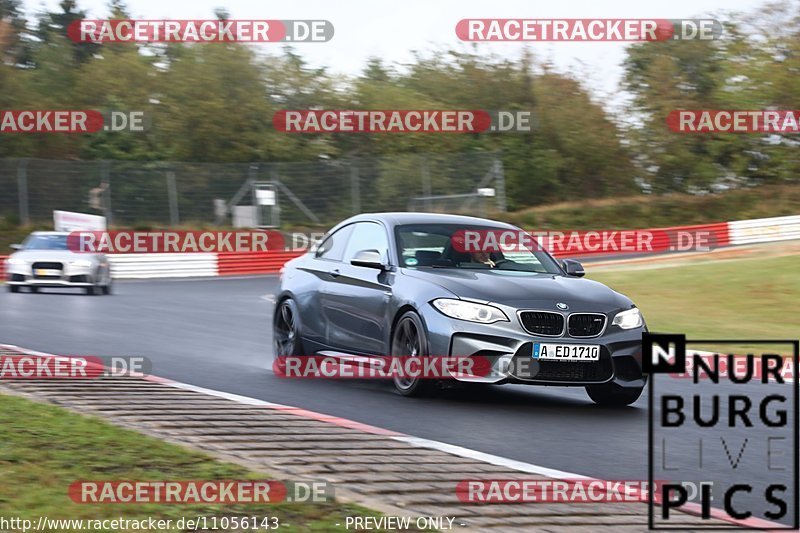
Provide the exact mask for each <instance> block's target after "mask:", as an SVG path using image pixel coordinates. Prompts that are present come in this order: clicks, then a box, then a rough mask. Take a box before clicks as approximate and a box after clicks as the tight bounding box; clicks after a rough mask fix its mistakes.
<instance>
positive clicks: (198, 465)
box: [0, 395, 376, 531]
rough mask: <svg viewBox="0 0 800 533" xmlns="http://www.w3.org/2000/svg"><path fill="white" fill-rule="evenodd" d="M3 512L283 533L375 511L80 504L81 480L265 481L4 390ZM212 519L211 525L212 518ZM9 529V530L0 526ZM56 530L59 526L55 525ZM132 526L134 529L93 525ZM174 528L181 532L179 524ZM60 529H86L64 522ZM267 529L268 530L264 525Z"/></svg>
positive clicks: (0, 430)
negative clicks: (75, 491) (238, 521)
mask: <svg viewBox="0 0 800 533" xmlns="http://www.w3.org/2000/svg"><path fill="white" fill-rule="evenodd" d="M0 479H2V483H0V517H3V518H5V519H7V520H8V519H11V518H24V519H30V520H33V524H37V521H38V519H39V517H40V516H45V517H48V518H50V519H84V520H86V519H91V520H98V519H99V520H102V519H116V518H127V519H147V518H148V517H154V518H158V519H172V520H173V524H174V523H175V522H176V521H177V520H179V519H180V518H181V517H187V518H195V517H198V516H205V517H209V520H210V517H233V516H239V517H245V516H257V517H277V518H278V520H279V523H280V528H279V529H280V530H281V531H334V530H341V529H342V528H341V527H337V526H336V524H344V519H345V517H346V516H366V515H371V516H372V515H376V513H372V512H370V511H368V510H366V509H363V508H360V507H357V506H352V505H346V504H339V503H335V502H331V503H313V504H310V503H309V504H306V503H283V504H270V505H253V504H248V505H244V504H237V505H164V504H160V505H154V504H142V505H130V504H102V505H91V504H77V503H74V502H73V501H72V500H71V499H70V498H69V496H68V494H67V489H68V487H69V485H70V484H71V483H73V482H75V481H79V480H206V479H228V480H232V479H264V476H263V475H259V474H255V473H253V472H250V471H248V470H246V469H245V468H243V467H240V466H238V465H233V464H230V463H224V462H220V461H217V460H215V459H213V458H211V457H209V456H207V455H204V454H202V453H198V452H195V451H191V450H188V449H185V448H182V447H180V446H175V445H172V444H167V443H165V442H162V441H160V440H158V439H154V438H151V437H148V436H146V435H142V434H140V433H137V432H135V431H130V430H126V429H122V428H118V427H116V426H113V425H111V424H108V423H106V422H104V421H102V420H99V419H96V418H90V417H85V416H81V415H78V414H75V413H72V412H70V411H67V410H65V409H62V408H59V407H55V406H52V405H47V404H39V403H36V402H33V401H30V400H27V399H23V398H19V397H15V396H5V395H0ZM209 523H210V522H209ZM0 529H2V527H0ZM49 530H53V531H54V530H55V529H52V528H51V529H49ZM92 530H93V531H130V530H132V529H127V530H126V529H92ZM171 530H172V531H177V529H176V528H175V527H174V526H173V528H172V529H171ZM58 531H80V529H79V528H75V527H74V525H73V528H70V527H64V528H58ZM262 531H263V529H262Z"/></svg>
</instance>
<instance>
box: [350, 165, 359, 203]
mask: <svg viewBox="0 0 800 533" xmlns="http://www.w3.org/2000/svg"><path fill="white" fill-rule="evenodd" d="M359 179H360V178H359V175H358V166H357V165H356V164H355V163H353V162H351V163H350V196H351V197H352V200H353V214H354V215H357V214H358V213H360V212H361V184H360V183H359Z"/></svg>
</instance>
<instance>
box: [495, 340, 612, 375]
mask: <svg viewBox="0 0 800 533" xmlns="http://www.w3.org/2000/svg"><path fill="white" fill-rule="evenodd" d="M518 353H519V355H516V356H515V357H514V359H513V360H512V363H511V367H510V368H509V370H510V373H511V375H512V376H514V377H517V378H519V379H522V380H525V381H555V382H564V383H570V382H574V383H603V382H605V381H608V380H609V379H611V376H612V374H613V369H612V366H611V356H610V355H609V353H608V350H606V349H605V348H602V347H601V348H600V360H599V361H541V360H533V359H531V358H530V352H529V351H527V350H520V352H518ZM523 354H525V355H523Z"/></svg>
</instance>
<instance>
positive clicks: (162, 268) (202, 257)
mask: <svg viewBox="0 0 800 533" xmlns="http://www.w3.org/2000/svg"><path fill="white" fill-rule="evenodd" d="M108 260H109V262H110V263H111V274H112V276H114V277H115V278H186V277H203V276H217V254H214V253H209V254H206V253H189V254H112V255H109V256H108Z"/></svg>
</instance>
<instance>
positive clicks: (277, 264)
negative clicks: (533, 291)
mask: <svg viewBox="0 0 800 533" xmlns="http://www.w3.org/2000/svg"><path fill="white" fill-rule="evenodd" d="M638 231H641V232H650V233H651V234H652V240H651V241H650V246H651V249H650V250H648V251H651V252H656V253H658V252H667V251H671V250H677V251H681V248H680V244H681V243H679V242H676V236H677V235H679V234H680V233H683V234H684V235H692V236H694V237H695V238H696V237H697V236H703V239H704V242H702V243H696V244H699V245H700V246H701V247H702V246H704V245H707V246H708V247H710V248H721V247H725V246H729V245H738V244H751V243H761V242H771V241H783V240H790V239H800V215H796V216H786V217H774V218H762V219H756V220H739V221H736V222H720V223H717V224H701V225H696V226H676V227H672V228H657V229H651V230H638ZM563 233H565V234H567V233H568V232H563ZM589 233H593V232H588V231H584V232H578V237H579V238H578V240H580V241H582V242H584V243H585V242H586V241H585V240H584V237H585V236H586V235H587V234H589ZM594 233H603V232H594ZM593 242H596V241H593ZM676 245H677V246H678V248H677V249H676V248H675V247H676ZM303 253H304V252H303V251H285V252H284V251H274V252H244V253H235V252H234V253H227V252H226V253H218V254H217V253H186V254H116V255H110V256H109V260H110V261H111V268H112V272H113V275H114V277H115V278H121V279H124V278H174V277H205V276H234V275H251V274H277V273H278V272H279V271H280V269H281V267H282V266H283V265H284V263H286V262H287V261H289V260H290V259H294V258H295V257H298V256H300V255H302V254H303ZM620 253H622V254H624V253H627V252H626V251H624V250H623V251H616V252H615V251H614V250H610V251H609V250H604V249H603V248H602V246H600V247H598V248H597V249H587V248H586V247H581V248H580V249H577V250H576V249H570V247H569V246H568V244H567V246H566V248H565V249H564V248H563V247H562V249H560V250H556V251H555V252H554V254H553V255H555V256H556V257H587V256H600V255H606V256H612V255H618V254H620ZM5 259H6V257H5V256H0V279H3V278H4V269H5V263H4V260H5Z"/></svg>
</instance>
